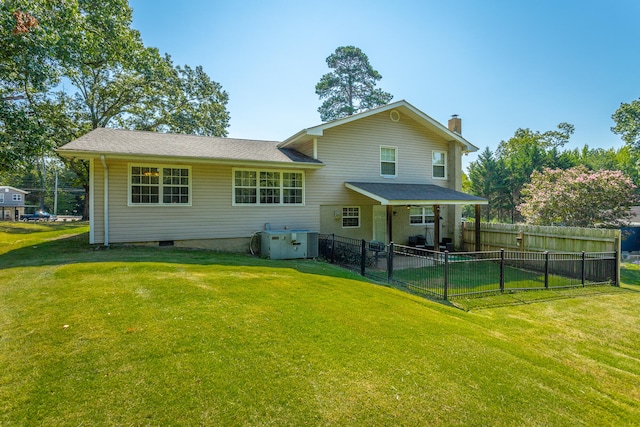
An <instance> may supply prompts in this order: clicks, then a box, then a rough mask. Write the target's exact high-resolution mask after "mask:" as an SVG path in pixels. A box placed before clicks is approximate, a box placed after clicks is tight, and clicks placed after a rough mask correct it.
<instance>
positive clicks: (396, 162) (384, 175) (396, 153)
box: [380, 145, 398, 178]
mask: <svg viewBox="0 0 640 427" xmlns="http://www.w3.org/2000/svg"><path fill="white" fill-rule="evenodd" d="M383 148H389V149H392V150H393V151H394V152H395V158H396V159H395V161H394V162H390V161H388V160H384V162H385V163H393V164H394V165H395V168H394V170H395V174H394V175H388V174H383V173H382V162H383V160H382V149H383ZM380 176H381V177H383V178H397V177H398V147H394V146H392V145H381V146H380Z"/></svg>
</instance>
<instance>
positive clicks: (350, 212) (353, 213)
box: [342, 206, 360, 228]
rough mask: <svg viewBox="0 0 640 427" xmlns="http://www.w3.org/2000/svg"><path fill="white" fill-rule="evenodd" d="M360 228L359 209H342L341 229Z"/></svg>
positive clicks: (357, 207) (355, 207)
mask: <svg viewBox="0 0 640 427" xmlns="http://www.w3.org/2000/svg"><path fill="white" fill-rule="evenodd" d="M357 227H360V207H359V206H349V207H344V208H342V228H357Z"/></svg>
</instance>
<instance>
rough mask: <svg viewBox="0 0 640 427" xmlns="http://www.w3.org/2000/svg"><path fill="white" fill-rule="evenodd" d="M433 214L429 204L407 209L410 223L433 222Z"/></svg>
mask: <svg viewBox="0 0 640 427" xmlns="http://www.w3.org/2000/svg"><path fill="white" fill-rule="evenodd" d="M434 220H435V215H434V214H433V208H432V207H431V206H424V207H412V208H411V210H410V211H409V222H410V224H412V225H426V224H433V223H434Z"/></svg>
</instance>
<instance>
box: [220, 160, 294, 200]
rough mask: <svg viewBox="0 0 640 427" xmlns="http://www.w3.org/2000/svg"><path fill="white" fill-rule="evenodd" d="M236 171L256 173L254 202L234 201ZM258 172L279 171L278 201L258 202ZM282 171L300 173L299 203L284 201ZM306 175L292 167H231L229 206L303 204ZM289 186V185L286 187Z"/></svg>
mask: <svg viewBox="0 0 640 427" xmlns="http://www.w3.org/2000/svg"><path fill="white" fill-rule="evenodd" d="M236 171H249V172H255V173H256V181H257V182H256V191H257V194H256V202H255V203H237V202H236ZM260 172H279V173H280V203H260ZM283 173H299V174H301V175H302V187H301V188H302V202H301V203H284V197H283V196H284V191H283V190H284V189H285V187H284V186H283V183H284V180H283V175H282V174H283ZM306 185H307V184H306V176H305V173H304V171H302V170H294V169H255V168H232V169H231V206H280V207H281V206H304V205H305V197H306V193H307V192H306ZM286 188H290V187H286Z"/></svg>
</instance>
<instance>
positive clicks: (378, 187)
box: [344, 182, 488, 206]
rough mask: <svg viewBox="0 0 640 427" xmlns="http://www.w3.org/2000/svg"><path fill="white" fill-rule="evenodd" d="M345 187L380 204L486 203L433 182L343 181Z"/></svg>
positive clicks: (481, 199)
mask: <svg viewBox="0 0 640 427" xmlns="http://www.w3.org/2000/svg"><path fill="white" fill-rule="evenodd" d="M344 185H345V187H347V188H348V189H350V190H353V191H355V192H357V193H360V194H362V195H365V196H367V197H369V198H371V199H373V200H377V201H378V202H380V204H381V205H391V206H398V205H400V206H403V205H486V204H487V203H488V200H487V199H484V198H482V197H478V196H473V195H471V194H466V193H462V192H460V191H455V190H451V189H449V188H445V187H440V186H438V185H433V184H400V183H395V182H345V183H344Z"/></svg>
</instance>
